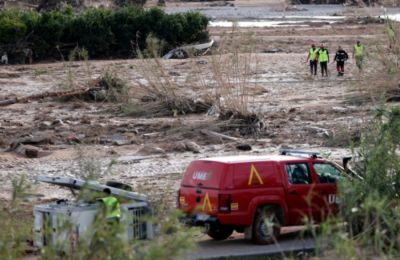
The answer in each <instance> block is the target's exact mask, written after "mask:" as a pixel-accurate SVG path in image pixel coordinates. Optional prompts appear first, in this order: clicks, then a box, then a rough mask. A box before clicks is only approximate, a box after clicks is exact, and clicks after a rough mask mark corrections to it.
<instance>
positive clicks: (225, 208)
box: [218, 194, 231, 213]
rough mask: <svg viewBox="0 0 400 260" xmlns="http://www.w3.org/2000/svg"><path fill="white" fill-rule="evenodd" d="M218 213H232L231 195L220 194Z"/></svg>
mask: <svg viewBox="0 0 400 260" xmlns="http://www.w3.org/2000/svg"><path fill="white" fill-rule="evenodd" d="M218 211H219V212H224V213H229V212H231V194H218Z"/></svg>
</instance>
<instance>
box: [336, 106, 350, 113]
mask: <svg viewBox="0 0 400 260" xmlns="http://www.w3.org/2000/svg"><path fill="white" fill-rule="evenodd" d="M332 110H333V111H334V112H336V113H340V114H347V113H349V112H352V109H351V108H348V107H332Z"/></svg>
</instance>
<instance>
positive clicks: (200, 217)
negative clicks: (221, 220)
mask: <svg viewBox="0 0 400 260" xmlns="http://www.w3.org/2000/svg"><path fill="white" fill-rule="evenodd" d="M209 217H210V216H209V215H206V214H197V215H196V220H198V221H206V220H207V219H208V218H209Z"/></svg>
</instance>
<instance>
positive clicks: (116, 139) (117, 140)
mask: <svg viewBox="0 0 400 260" xmlns="http://www.w3.org/2000/svg"><path fill="white" fill-rule="evenodd" d="M131 143H132V141H131V140H129V139H128V138H127V137H126V136H124V135H119V134H114V135H110V136H105V137H102V138H100V144H105V145H117V146H121V145H128V144H131Z"/></svg>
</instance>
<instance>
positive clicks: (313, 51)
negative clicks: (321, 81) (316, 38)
mask: <svg viewBox="0 0 400 260" xmlns="http://www.w3.org/2000/svg"><path fill="white" fill-rule="evenodd" d="M317 52H318V49H317V48H315V44H311V48H310V50H309V51H308V56H307V61H306V62H308V61H310V72H311V75H314V76H316V75H317V65H318V61H317Z"/></svg>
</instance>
